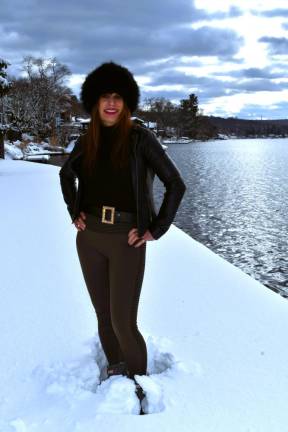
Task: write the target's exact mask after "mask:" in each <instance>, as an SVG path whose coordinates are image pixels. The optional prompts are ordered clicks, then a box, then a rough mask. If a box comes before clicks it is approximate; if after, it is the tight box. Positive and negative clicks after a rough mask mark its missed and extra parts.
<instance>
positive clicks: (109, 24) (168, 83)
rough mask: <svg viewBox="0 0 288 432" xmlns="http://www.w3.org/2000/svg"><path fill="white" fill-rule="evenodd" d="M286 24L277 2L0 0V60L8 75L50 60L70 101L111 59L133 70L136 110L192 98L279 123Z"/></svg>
mask: <svg viewBox="0 0 288 432" xmlns="http://www.w3.org/2000/svg"><path fill="white" fill-rule="evenodd" d="M287 18H288V7H287V2H286V1H285V0H273V2H271V1H268V0H262V1H259V0H249V1H247V0H230V1H228V0H218V1H217V2H216V1H214V0H190V1H187V0H177V1H176V0H165V1H164V0H157V1H155V0H145V1H141V2H139V1H135V0H124V1H121V2H120V1H116V0H106V1H101V2H100V1H99V0H96V1H95V0H93V1H92V0H83V1H82V2H79V1H78V0H77V1H75V0H71V1H69V2H68V1H63V2H58V1H57V2H56V1H55V0H49V1H47V0H43V1H41V0H38V1H37V0H26V1H25V2H23V1H22V0H2V2H1V15H0V40H1V46H0V57H2V58H4V59H5V60H8V61H9V62H10V63H11V66H9V69H8V72H9V73H11V74H12V75H14V76H20V75H21V74H23V72H21V62H22V60H23V58H24V56H25V55H33V56H36V57H45V58H49V57H56V58H57V59H58V61H59V62H61V63H63V64H65V65H67V66H68V68H69V69H70V71H71V75H70V76H69V79H68V80H67V85H68V86H69V87H70V88H71V89H72V91H73V92H74V93H75V94H76V95H77V96H78V97H79V93H80V88H81V84H82V83H83V81H84V79H85V76H86V75H87V74H88V73H89V72H91V71H92V70H93V69H94V68H95V67H97V66H99V65H100V64H101V63H103V62H105V61H111V60H112V61H115V62H117V63H120V64H122V65H123V66H126V67H127V68H128V69H129V70H130V71H131V72H132V73H133V74H134V76H135V79H136V80H137V82H138V84H139V86H140V93H141V104H142V105H143V104H144V103H145V99H146V98H148V97H149V98H150V97H165V98H167V99H169V100H171V101H172V102H174V103H176V104H178V103H179V101H180V100H181V99H183V98H188V97H189V94H191V93H194V94H196V95H197V96H198V102H199V108H200V110H201V112H202V113H203V114H206V115H215V116H221V117H230V116H233V117H239V118H247V119H261V118H263V119H266V118H270V119H279V118H282V119H283V118H286V116H287V114H286V112H287V107H288V102H287V99H288V75H287V67H286V61H287V58H288V20H287Z"/></svg>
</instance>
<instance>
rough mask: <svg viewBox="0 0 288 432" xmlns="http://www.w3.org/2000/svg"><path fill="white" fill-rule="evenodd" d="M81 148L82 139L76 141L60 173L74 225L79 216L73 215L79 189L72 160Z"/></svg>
mask: <svg viewBox="0 0 288 432" xmlns="http://www.w3.org/2000/svg"><path fill="white" fill-rule="evenodd" d="M79 147H80V137H79V138H78V139H77V140H76V141H75V144H74V147H73V149H72V151H71V153H70V155H69V156H68V158H67V160H66V161H65V163H64V164H63V166H62V168H61V169H60V171H59V176H60V184H61V190H62V195H63V199H64V201H65V203H66V205H67V210H68V212H69V214H70V216H71V219H72V223H73V222H74V220H75V219H76V217H77V215H74V214H73V208H74V203H75V199H76V193H77V187H76V175H75V173H74V171H73V170H72V168H71V163H70V162H71V159H72V158H73V156H74V155H75V153H76V152H77V151H79Z"/></svg>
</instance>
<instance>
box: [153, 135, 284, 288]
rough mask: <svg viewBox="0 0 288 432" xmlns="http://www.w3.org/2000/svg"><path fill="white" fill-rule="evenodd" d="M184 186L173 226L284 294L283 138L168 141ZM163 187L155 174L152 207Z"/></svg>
mask: <svg viewBox="0 0 288 432" xmlns="http://www.w3.org/2000/svg"><path fill="white" fill-rule="evenodd" d="M167 152H168V154H169V155H171V157H172V158H173V160H174V161H175V162H176V164H177V166H178V167H179V169H180V171H181V173H182V175H183V178H184V181H185V183H186V185H187V190H186V193H185V195H184V198H183V201H182V203H181V205H180V207H179V209H178V212H177V215H176V218H175V221H174V223H175V225H177V226H178V227H179V228H182V229H183V230H184V231H185V232H186V233H188V234H189V235H191V237H193V238H195V239H196V240H197V241H199V242H201V243H202V244H204V245H206V246H207V247H209V248H210V249H211V250H213V251H214V252H215V253H217V254H218V255H220V256H222V257H223V258H225V259H226V260H227V261H229V262H231V263H232V264H234V265H235V266H237V267H239V268H241V269H242V270H243V271H244V272H246V273H248V274H249V275H251V276H252V277H254V278H255V279H257V280H259V281H260V282H261V283H263V284H264V285H266V286H267V287H269V288H271V289H273V290H275V291H279V292H281V294H282V295H284V296H286V295H287V296H288V265H287V250H288V234H287V228H288V222H287V214H288V212H287V210H288V182H287V167H288V139H251V140H240V139H239V140H225V141H213V142H212V141H210V142H203V143H191V144H168V150H167ZM163 191H164V188H163V185H162V183H161V182H160V181H159V179H158V178H155V185H154V192H155V202H156V205H157V206H158V208H159V206H160V203H161V200H162V194H163Z"/></svg>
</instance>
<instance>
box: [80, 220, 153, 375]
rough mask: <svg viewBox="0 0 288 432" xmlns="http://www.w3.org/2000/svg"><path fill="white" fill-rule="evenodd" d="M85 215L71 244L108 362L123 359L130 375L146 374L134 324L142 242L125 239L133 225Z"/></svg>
mask: <svg viewBox="0 0 288 432" xmlns="http://www.w3.org/2000/svg"><path fill="white" fill-rule="evenodd" d="M85 214H86V221H85V223H86V228H85V229H84V231H78V232H77V235H76V247H77V253H78V256H79V261H80V264H81V268H82V273H83V277H84V280H85V283H86V286H87V289H88V292H89V295H90V298H91V301H92V304H93V306H94V309H95V312H96V316H97V320H98V332H99V338H100V341H101V344H102V347H103V350H104V353H105V355H106V358H107V360H108V363H109V365H112V364H114V363H118V362H120V361H125V362H126V364H127V368H128V370H129V374H130V377H133V376H134V374H138V375H146V374H147V348H146V343H145V340H144V338H143V336H142V335H141V333H140V332H139V329H138V327H137V310H138V303H139V298H140V292H141V287H142V282H143V277H144V270H145V258H146V243H144V244H143V245H141V246H138V247H135V246H130V245H129V244H128V232H129V230H130V229H131V228H133V227H134V226H135V224H131V223H121V224H115V225H107V224H103V223H100V222H96V217H95V216H93V215H89V214H87V213H85Z"/></svg>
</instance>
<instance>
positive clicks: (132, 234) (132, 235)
mask: <svg viewBox="0 0 288 432" xmlns="http://www.w3.org/2000/svg"><path fill="white" fill-rule="evenodd" d="M147 240H155V239H154V237H153V236H152V234H151V233H150V231H149V230H147V231H146V232H145V233H144V234H143V236H142V237H139V236H138V229H137V228H132V229H131V230H130V231H129V233H128V244H129V245H130V246H131V245H132V246H135V247H138V246H141V245H142V244H143V243H145V241H147ZM135 241H136V243H135V244H133V243H134V242H135Z"/></svg>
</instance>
